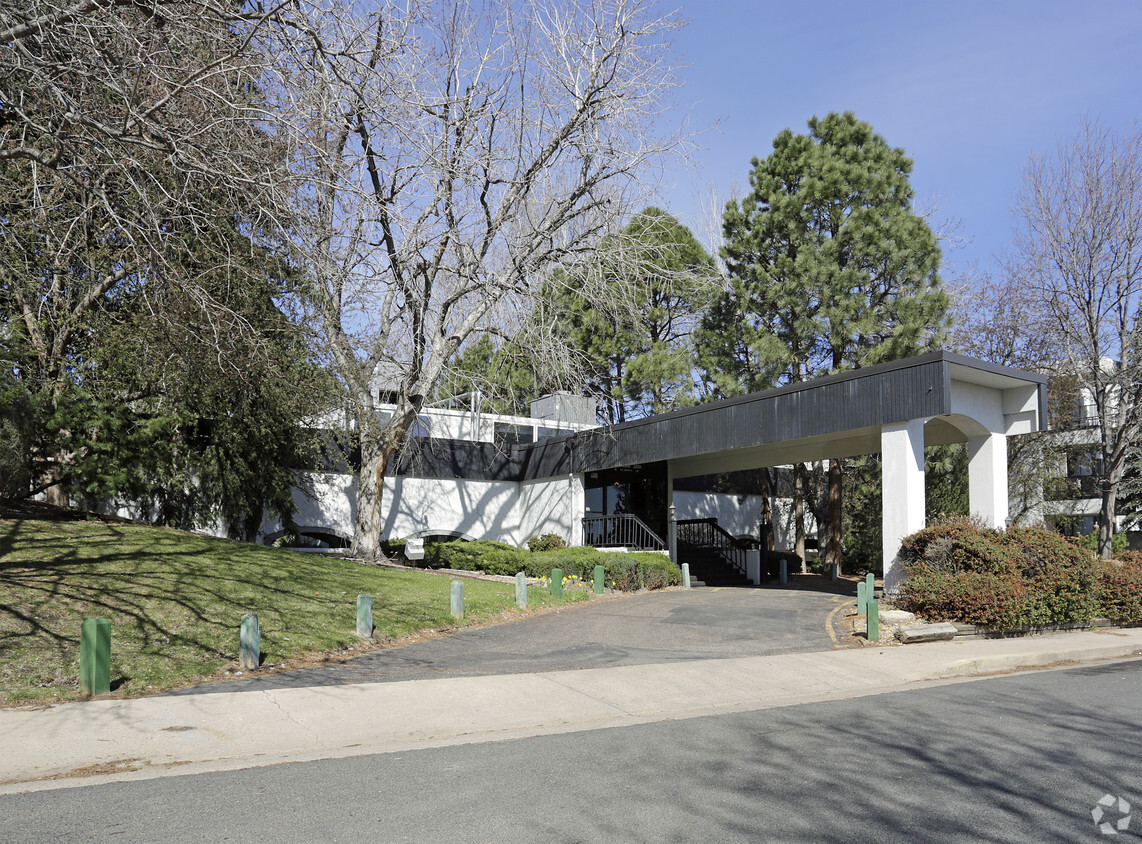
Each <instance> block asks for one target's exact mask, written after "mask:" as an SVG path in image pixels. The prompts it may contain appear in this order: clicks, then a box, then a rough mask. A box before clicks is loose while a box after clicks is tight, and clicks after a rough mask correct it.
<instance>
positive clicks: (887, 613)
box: [880, 610, 916, 625]
mask: <svg viewBox="0 0 1142 844" xmlns="http://www.w3.org/2000/svg"><path fill="white" fill-rule="evenodd" d="M915 620H916V613H914V612H908V611H907V610H881V613H880V623H881V624H883V625H888V624H907V623H908V622H910V621H915Z"/></svg>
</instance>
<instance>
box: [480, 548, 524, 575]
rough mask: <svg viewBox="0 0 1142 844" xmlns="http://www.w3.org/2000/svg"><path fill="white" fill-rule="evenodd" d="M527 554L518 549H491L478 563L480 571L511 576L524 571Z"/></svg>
mask: <svg viewBox="0 0 1142 844" xmlns="http://www.w3.org/2000/svg"><path fill="white" fill-rule="evenodd" d="M526 560H527V552H526V551H524V550H522V549H520V548H493V549H491V550H490V551H488V552H487V553H485V554H484V555H483V556H481V557H480V559H479V561H478V566H479V569H480V570H481V571H486V572H487V573H488V574H503V575H507V576H509V577H510V576H512V575H514V574H516V573H517V572H521V571H523V570H524V567H525V561H526Z"/></svg>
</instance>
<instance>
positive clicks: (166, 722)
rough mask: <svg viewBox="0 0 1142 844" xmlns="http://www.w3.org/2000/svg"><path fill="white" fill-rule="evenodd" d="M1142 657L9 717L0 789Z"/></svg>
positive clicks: (627, 669)
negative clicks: (1022, 669)
mask: <svg viewBox="0 0 1142 844" xmlns="http://www.w3.org/2000/svg"><path fill="white" fill-rule="evenodd" d="M1136 654H1142V629H1129V630H1118V629H1107V630H1102V631H1098V632H1083V633H1062V634H1056V635H1049V636H1033V637H1026V638H1020V639H993V640H967V641H953V642H938V643H931V644H925V645H911V646H907V647H883V648H876V647H867V648H863V649H848V650H833V651H824V652H818V653H796V654H780V655H774V656H752V657H740V658H729V659H703V660H692V661H687V662H672V663H659V664H649V665H624V666H617V667H613V668H591V669H583V670H576V671H552V672H544V673H531V674H507V675H499V676H485V677H457V678H450V679H439V680H411V681H406V682H391V683H368V684H358V685H342V686H326V687H313V688H297V689H275V690H266V691H257V692H227V693H219V694H210V695H192V696H187V697H177V696H175V697H153V698H140V699H135V700H96V701H90V702H87V703H69V704H62V705H58V706H51V707H42V708H34V709H32V708H30V709H17V710H2V711H0V736H2V737H3V738H2V739H0V747H2V753H0V793H13V792H19V791H31V790H39V789H47V788H61V787H66V786H73V785H92V784H96V783H100V782H107V781H111V780H124V779H142V778H149V777H156V776H176V775H181V774H190V773H200V772H206V771H221V770H233V769H239V768H248V767H257V766H262V765H272V764H280V763H284V762H299V761H308V760H314V759H328V758H337V757H344V756H356V755H365V754H372V753H386V752H393V751H403V750H413V749H417V748H425V747H439V746H446V745H453V744H464V743H470V742H482V741H498V740H502V739H512V738H522V737H526V736H535V735H545V734H551V733H566V732H574V731H579V730H594V729H601V728H604V727H619V726H626V725H631V724H639V723H646V722H653V721H664V720H673V719H681V718H691V717H696V716H702V715H714V714H720V713H728V712H741V711H749V710H755V709H766V708H770V707H776V706H787V705H790V704H797V703H808V702H812V701H820V700H836V699H844V698H850V697H860V696H864V695H872V694H880V693H882V692H889V691H898V690H903V689H909V688H918V687H921V686H924V685H932V684H935V683H940V682H954V681H957V680H966V679H971V678H973V677H979V676H981V675H986V674H993V673H997V672H1006V671H1012V670H1017V669H1021V668H1033V667H1043V666H1051V665H1058V664H1060V663H1062V664H1069V663H1082V662H1091V661H1097V660H1106V659H1122V658H1128V657H1131V656H1134V655H1136Z"/></svg>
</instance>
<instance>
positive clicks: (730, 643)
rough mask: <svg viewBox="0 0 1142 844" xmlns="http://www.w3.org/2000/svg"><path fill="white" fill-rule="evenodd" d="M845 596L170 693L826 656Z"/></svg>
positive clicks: (403, 651)
mask: <svg viewBox="0 0 1142 844" xmlns="http://www.w3.org/2000/svg"><path fill="white" fill-rule="evenodd" d="M851 600H852V598H851V597H845V596H841V595H836V594H829V593H825V592H813V591H807V590H804V589H780V588H765V589H731V588H711V589H692V590H681V589H678V590H670V591H665V592H651V593H646V594H642V595H629V596H623V597H619V598H615V599H610V600H601V601H593V602H592V603H590V604H589V605H587V606H575V607H569V608H568V609H566V610H561V611H559V612H552V613H546V614H544V615H538V616H534V617H532V618H527V619H524V620H523V621H519V622H515V623H511V624H501V625H497V626H494V627H485V628H482V629H478V630H466V631H463V632H460V633H457V634H455V635H452V636H448V637H445V638H441V639H434V640H430V641H425V642H417V643H414V644H411V645H406V646H404V647H398V648H390V649H387V650H383V651H376V652H374V653H371V654H367V655H365V656H361V657H357V658H355V659H352V660H350V661H348V662H345V663H342V664H337V665H325V666H320V667H318V668H310V669H304V670H301V671H295V672H291V673H288V674H286V673H283V674H266V675H264V676H260V677H258V676H255V677H251V678H248V679H240V680H230V681H225V682H220V683H208V684H204V685H201V686H196V687H194V688H190V689H181V690H179V691H176V692H172V693H171V694H202V693H211V692H238V691H247V690H254V689H271V688H301V687H306V686H327V685H342V684H346V683H383V682H394V681H400V680H423V679H431V678H439V677H478V676H489V675H496V674H527V673H533V672H537V671H566V670H571V669H580V668H605V667H610V666H616V665H645V664H648V663H664V662H674V661H678V660H694V659H717V658H730V657H745V656H769V655H772V654H783V653H803V652H809V651H827V650H830V649H831V648H832V647H833V642H832V639H831V638H830V636H829V632H828V628H827V626H826V624H827V619H828V616H829V613H830V612H832V611H833V610H834V609H835V608H836V607H837V606H838V605H839V604H840V603H842V602H845V601H851Z"/></svg>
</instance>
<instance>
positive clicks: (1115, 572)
mask: <svg viewBox="0 0 1142 844" xmlns="http://www.w3.org/2000/svg"><path fill="white" fill-rule="evenodd" d="M1095 576H1096V587H1095V596H1096V600H1097V602H1098V614H1099V615H1100V616H1102V617H1103V618H1109V619H1110V620H1111V621H1113V622H1114V623H1115V624H1122V625H1130V624H1142V554H1140V553H1139V552H1137V551H1127V552H1125V553H1123V554H1122V555H1121V556H1120V557H1119V559H1117V560H1098V561H1097V563H1096V564H1095Z"/></svg>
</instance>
